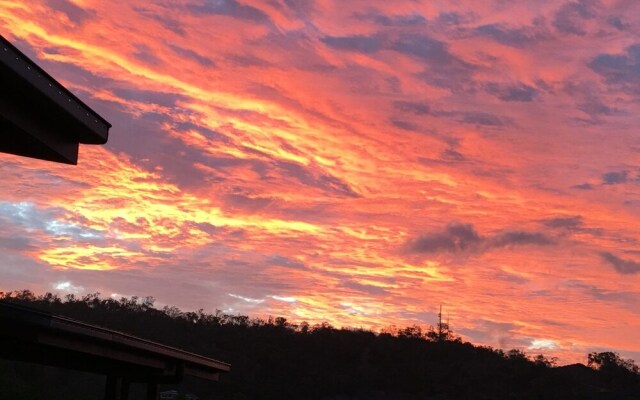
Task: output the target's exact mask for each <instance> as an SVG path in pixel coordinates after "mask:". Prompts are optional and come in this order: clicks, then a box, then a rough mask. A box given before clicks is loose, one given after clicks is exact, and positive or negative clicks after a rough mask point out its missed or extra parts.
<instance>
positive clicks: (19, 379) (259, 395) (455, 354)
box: [0, 291, 640, 400]
mask: <svg viewBox="0 0 640 400" xmlns="http://www.w3.org/2000/svg"><path fill="white" fill-rule="evenodd" d="M0 301H5V302H14V303H18V304H21V305H26V306H31V307H36V308H38V309H42V310H45V311H48V312H52V313H55V314H60V315H63V316H66V317H70V318H73V319H77V320H80V321H83V322H86V323H90V324H94V325H99V326H103V327H106V328H109V329H113V330H118V331H122V332H126V333H129V334H133V335H136V336H139V337H142V338H145V339H149V340H153V341H157V342H160V343H164V344H168V345H171V346H175V347H178V348H182V349H185V350H188V351H192V352H195V353H199V354H202V355H205V356H209V357H212V358H215V359H218V360H221V361H225V362H228V363H230V364H231V365H232V372H231V373H230V374H227V375H224V376H223V377H222V380H221V382H219V383H210V382H203V381H198V380H187V381H185V382H184V383H183V384H182V385H180V386H178V387H177V388H178V389H179V390H180V391H181V392H182V393H186V392H190V393H194V394H196V395H198V396H199V398H200V399H234V400H240V399H301V400H303V399H327V400H328V399H332V400H338V399H340V400H349V399H374V400H375V399H398V400H403V399H406V400H412V399H563V400H565V399H637V398H640V384H639V379H638V368H637V367H636V365H635V364H634V363H633V361H631V360H623V359H621V358H620V357H619V356H618V354H616V353H612V352H605V353H591V354H589V355H588V363H589V366H584V365H581V364H576V365H571V366H565V367H554V366H553V360H549V359H547V358H546V357H544V356H543V355H538V356H536V357H533V358H530V357H528V356H527V355H526V354H524V353H523V352H521V351H518V350H510V351H507V352H503V351H502V350H496V349H492V348H489V347H483V346H475V345H473V344H471V343H465V342H462V341H461V340H460V339H459V338H455V337H454V336H453V335H452V334H451V331H450V330H449V327H448V326H446V324H437V325H436V327H435V328H432V329H429V330H427V331H426V332H423V331H422V329H420V328H419V327H416V326H414V327H408V328H404V329H399V330H396V331H395V332H391V333H380V334H376V333H373V332H370V331H365V330H357V329H336V328H334V327H332V326H330V325H328V324H319V325H312V326H310V325H308V324H306V323H302V324H299V325H293V324H290V323H289V322H288V321H287V320H286V319H284V318H270V319H268V320H262V319H257V318H250V317H247V316H242V315H227V314H224V313H221V312H216V313H215V314H207V313H204V312H203V311H202V310H200V311H196V312H182V311H180V310H179V309H177V308H175V307H165V308H163V309H157V308H155V307H154V305H153V299H152V298H136V297H133V298H129V299H127V298H122V299H120V300H115V299H111V298H106V299H104V298H101V297H100V296H99V295H97V294H94V295H87V296H84V297H81V298H79V297H74V296H67V297H65V298H63V299H61V298H59V297H57V296H55V295H52V294H50V293H47V294H45V295H41V296H36V295H34V294H33V293H31V292H29V291H19V292H11V293H4V294H2V293H0ZM0 329H7V327H0ZM100 379H102V378H100V377H97V376H94V375H88V374H80V373H76V372H68V371H62V370H54V369H52V368H46V367H41V366H33V365H29V366H27V365H23V364H20V363H13V362H8V361H6V360H4V361H2V362H0V399H4V398H7V399H8V398H11V399H14V398H15V399H18V398H20V399H31V398H34V399H35V398H45V397H43V390H42V388H43V387H49V389H48V390H47V391H46V393H47V394H48V395H47V397H46V398H48V399H55V398H66V399H100V398H101V397H102V383H101V382H102V381H101V380H100ZM34 383H35V384H34ZM54 386H55V388H54ZM166 388H167V389H168V388H170V387H166ZM58 392H59V393H58ZM56 393H58V394H56ZM7 394H11V396H10V397H7Z"/></svg>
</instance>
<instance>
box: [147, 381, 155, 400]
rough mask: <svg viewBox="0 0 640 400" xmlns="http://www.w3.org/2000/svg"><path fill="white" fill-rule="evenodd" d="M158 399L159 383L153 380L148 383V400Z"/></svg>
mask: <svg viewBox="0 0 640 400" xmlns="http://www.w3.org/2000/svg"><path fill="white" fill-rule="evenodd" d="M157 399H158V382H156V381H154V380H151V381H149V382H147V400H157Z"/></svg>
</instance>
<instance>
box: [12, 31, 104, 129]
mask: <svg viewBox="0 0 640 400" xmlns="http://www.w3.org/2000/svg"><path fill="white" fill-rule="evenodd" d="M0 44H2V45H3V46H6V47H8V48H10V49H11V51H13V52H15V53H16V54H17V55H18V56H19V57H20V58H21V59H22V61H24V62H26V63H27V64H29V67H31V68H33V69H34V70H35V71H36V72H37V73H38V74H40V75H41V76H42V77H44V78H45V79H47V80H48V81H49V83H51V84H53V85H55V86H56V89H58V90H59V91H62V92H63V93H64V94H65V95H66V96H67V97H69V98H70V99H72V100H73V101H74V102H76V103H77V104H78V105H79V106H81V107H82V108H83V109H84V110H85V111H86V112H88V113H90V114H91V116H92V117H94V118H96V119H97V120H98V121H100V122H101V123H102V124H104V125H105V126H107V127H108V128H111V127H112V125H111V124H110V123H109V121H107V120H106V119H104V118H103V117H102V116H100V114H98V113H97V112H95V111H94V110H93V109H92V108H91V107H89V106H88V105H87V104H86V103H85V102H84V101H82V100H80V99H79V98H78V96H76V95H75V94H73V93H72V92H71V91H69V89H67V88H66V87H64V86H63V85H62V84H61V83H60V82H58V81H57V80H56V79H55V78H54V77H52V76H51V75H49V73H47V71H45V70H44V69H42V68H41V67H40V66H39V65H38V64H36V63H35V62H34V61H33V60H31V59H30V58H29V57H27V55H26V54H24V53H23V52H22V51H20V49H18V48H17V47H16V46H14V45H13V44H12V43H11V42H10V41H8V40H7V39H6V38H5V37H4V36H2V35H1V34H0Z"/></svg>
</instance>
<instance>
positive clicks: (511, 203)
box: [0, 0, 640, 363]
mask: <svg viewBox="0 0 640 400" xmlns="http://www.w3.org/2000/svg"><path fill="white" fill-rule="evenodd" d="M0 28H1V32H2V35H4V36H6V37H7V38H9V39H10V40H11V41H12V42H13V43H14V44H15V45H16V46H17V47H19V48H20V49H21V50H22V51H24V52H25V53H26V54H28V55H29V56H30V57H31V58H33V59H34V60H36V61H37V62H38V63H39V64H40V65H41V66H42V67H43V68H45V69H46V70H47V71H48V72H50V73H51V74H52V75H53V76H54V77H56V78H57V79H58V80H59V81H60V82H61V83H63V84H64V85H65V86H66V87H68V88H69V89H70V90H71V91H73V92H74V93H76V94H77V95H78V96H79V97H80V98H82V99H83V100H84V101H86V102H87V103H88V104H89V105H90V106H91V107H92V108H94V109H95V110H96V111H98V112H99V113H100V114H101V115H103V116H104V117H105V118H106V119H107V120H109V121H110V122H111V123H112V124H113V128H112V130H111V136H110V139H109V142H108V143H107V145H106V146H83V147H82V148H81V150H80V152H81V154H80V160H79V165H78V166H77V167H72V166H67V165H57V164H52V163H47V162H43V161H37V160H30V159H24V158H19V157H15V156H10V155H2V156H0V166H1V168H2V171H3V174H2V177H3V179H1V180H0V226H1V227H2V229H1V230H0V250H1V252H0V254H1V256H0V290H12V289H24V288H27V289H32V290H34V291H36V292H44V291H55V292H60V293H74V294H79V295H82V294H86V293H92V292H101V293H103V295H104V296H109V295H110V294H112V293H126V294H127V295H139V296H148V295H150V296H154V297H156V298H157V300H158V302H159V303H161V304H171V305H177V306H179V307H182V308H185V309H198V308H204V309H206V310H209V311H213V310H215V309H221V310H223V311H225V312H231V313H247V314H250V315H253V316H268V315H277V316H285V317H287V318H289V319H291V320H293V321H297V322H301V321H307V322H309V323H319V322H322V321H327V322H329V323H331V324H334V325H336V326H349V327H363V328H370V329H374V330H379V329H381V328H383V327H387V326H389V325H396V326H398V327H402V326H407V325H412V324H420V325H423V326H426V325H430V324H434V323H435V322H436V314H437V312H438V309H439V307H440V305H443V307H444V310H445V314H447V315H448V318H449V321H450V323H451V325H452V327H453V328H454V330H455V331H456V333H457V334H459V335H461V336H462V337H463V338H464V339H465V340H470V341H472V342H474V343H477V344H485V345H490V346H495V347H501V348H505V349H508V348H520V349H523V350H525V351H527V352H531V353H536V352H537V353H540V352H542V353H545V354H549V355H559V356H560V357H561V358H560V361H561V362H562V363H569V362H574V361H583V360H582V359H583V358H584V354H586V353H587V352H588V351H595V350H599V349H613V350H615V351H619V352H621V353H622V354H623V355H625V356H630V357H633V356H635V357H640V347H639V346H640V344H638V342H637V341H636V340H635V339H636V337H637V332H638V331H639V330H640V316H639V314H638V312H639V311H638V310H640V308H639V307H638V306H639V305H640V248H639V246H638V239H640V228H639V226H640V217H639V216H640V212H639V211H640V135H639V132H638V126H640V109H639V106H638V104H640V40H638V37H639V33H640V3H638V2H633V1H626V0H619V1H613V0H608V1H605V0H600V1H598V0H581V1H575V2H567V1H560V0H556V1H545V2H529V1H524V0H523V1H514V2H509V3H508V4H507V3H505V2H503V1H498V0H495V1H486V2H477V1H471V0H468V1H466V0H463V1H458V2H455V4H454V2H427V1H424V2H416V1H408V0H407V1H394V2H382V1H348V2H345V1H326V0H316V1H313V0H301V1H293V0H277V1H269V2H267V1H263V2H259V1H248V0H218V1H212V0H192V1H183V2H175V1H173V2H151V1H149V2H145V1H137V2H106V1H97V0H74V1H71V0H47V1H33V2H29V3H28V4H27V3H25V2H22V1H0ZM612 328H615V329H612Z"/></svg>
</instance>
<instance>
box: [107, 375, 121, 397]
mask: <svg viewBox="0 0 640 400" xmlns="http://www.w3.org/2000/svg"><path fill="white" fill-rule="evenodd" d="M117 391H118V378H117V377H115V376H113V375H107V384H106V386H105V388H104V400H116V392H117Z"/></svg>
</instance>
